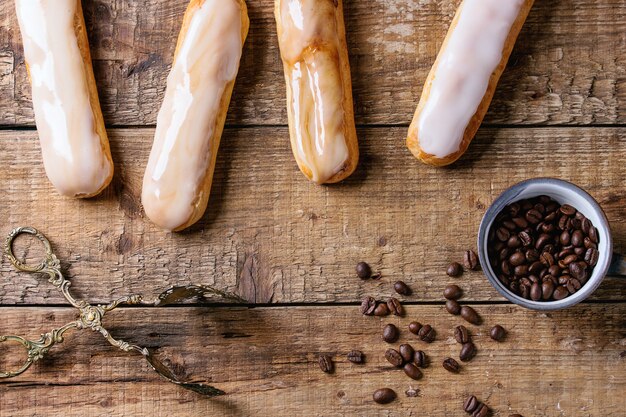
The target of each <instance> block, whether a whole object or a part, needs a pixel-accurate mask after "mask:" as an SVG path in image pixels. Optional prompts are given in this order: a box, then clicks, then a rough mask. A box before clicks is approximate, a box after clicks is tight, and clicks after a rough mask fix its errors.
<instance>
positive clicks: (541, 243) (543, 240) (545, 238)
mask: <svg viewBox="0 0 626 417" xmlns="http://www.w3.org/2000/svg"><path fill="white" fill-rule="evenodd" d="M551 241H552V236H550V235H548V234H546V233H542V234H540V235H539V237H538V238H537V241H536V242H535V248H536V249H537V250H541V249H543V248H545V246H546V245H547V244H548V243H550V242H551Z"/></svg>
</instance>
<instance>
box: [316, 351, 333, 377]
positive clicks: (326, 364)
mask: <svg viewBox="0 0 626 417" xmlns="http://www.w3.org/2000/svg"><path fill="white" fill-rule="evenodd" d="M317 362H318V364H319V365H320V369H321V370H322V371H323V372H326V373H327V374H331V373H332V372H333V370H334V369H335V367H334V365H333V360H332V359H331V357H330V356H328V355H320V356H319V358H318V359H317Z"/></svg>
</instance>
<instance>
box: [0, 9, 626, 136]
mask: <svg viewBox="0 0 626 417" xmlns="http://www.w3.org/2000/svg"><path fill="white" fill-rule="evenodd" d="M187 1H188V0H170V1H157V0H136V1H114V0H95V1H85V2H83V3H84V5H83V6H84V9H85V15H86V16H85V18H86V20H87V24H88V32H89V35H90V41H91V49H92V56H93V58H94V67H95V73H96V79H97V82H98V88H99V93H100V100H101V102H102V107H103V112H104V117H105V121H106V123H107V125H109V126H111V125H117V126H119V125H125V126H129V125H151V124H154V123H155V120H156V115H157V112H158V109H159V106H160V103H161V100H162V96H163V92H164V90H165V81H166V77H167V74H168V71H169V67H170V65H171V62H172V57H173V52H174V47H175V41H176V37H177V34H178V31H179V28H180V24H181V20H182V15H183V12H184V9H185V6H186V4H187ZM459 2H460V0H429V1H426V0H404V1H401V2H397V1H388V0H371V1H346V2H345V20H346V27H347V32H348V34H347V37H348V47H349V50H350V63H351V67H352V79H353V90H354V99H355V111H356V120H357V123H358V124H403V125H408V123H409V122H410V120H411V116H412V115H413V112H414V111H415V106H416V105H417V99H418V97H419V95H420V93H421V89H422V85H423V82H424V80H425V79H426V75H427V73H428V71H429V69H430V67H431V65H432V63H433V62H434V60H435V57H436V55H437V52H438V50H439V47H440V45H441V42H442V41H443V38H444V36H445V33H446V31H447V29H448V26H449V23H450V21H451V19H452V16H453V15H454V11H455V9H456V6H457V5H458V4H459ZM623 6H624V4H623V2H622V1H621V0H571V1H566V2H562V1H561V2H559V1H540V2H536V4H535V7H534V9H533V10H532V12H531V14H530V16H529V18H528V21H527V23H526V25H525V27H524V29H523V30H522V33H521V35H520V38H519V40H518V42H517V45H516V47H515V50H514V52H513V55H512V57H511V59H510V62H509V66H508V68H507V70H506V71H505V73H504V75H503V77H502V80H501V82H500V85H499V88H498V90H497V92H496V96H495V99H494V102H493V104H492V106H491V108H490V111H489V112H488V114H487V117H486V119H485V122H486V123H489V124H494V123H495V124H524V125H529V124H530V125H532V124H549V125H563V124H569V125H586V124H594V125H598V124H624V123H626V8H625V7H623ZM248 8H249V13H250V20H251V27H250V34H249V37H248V41H247V42H246V47H245V51H244V55H243V61H242V65H241V70H240V75H239V78H238V80H237V84H236V86H235V94H234V97H233V100H232V103H231V109H230V112H229V118H228V123H229V124H236V125H250V124H252V125H258V124H274V125H275V124H286V122H287V115H286V108H285V91H284V90H285V88H284V79H283V73H282V67H281V63H280V56H279V52H278V47H277V41H276V35H275V29H276V27H275V23H274V18H273V14H272V12H273V0H249V1H248ZM0 88H1V89H2V94H0V125H20V126H21V125H33V123H34V121H33V112H32V105H31V101H30V86H29V85H28V81H27V77H26V69H25V66H24V57H23V52H22V47H21V38H20V35H19V30H18V27H17V23H16V17H15V12H14V6H13V2H11V1H4V2H2V3H1V4H0Z"/></svg>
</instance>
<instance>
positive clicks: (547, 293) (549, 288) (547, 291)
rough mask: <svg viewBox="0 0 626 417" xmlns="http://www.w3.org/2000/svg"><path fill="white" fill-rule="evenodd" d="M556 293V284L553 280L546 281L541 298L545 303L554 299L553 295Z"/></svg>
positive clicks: (542, 286)
mask: <svg viewBox="0 0 626 417" xmlns="http://www.w3.org/2000/svg"><path fill="white" fill-rule="evenodd" d="M553 292H554V283H553V282H552V281H551V280H547V281H544V282H543V284H541V297H542V299H543V300H544V301H547V300H549V299H550V298H552V293H553Z"/></svg>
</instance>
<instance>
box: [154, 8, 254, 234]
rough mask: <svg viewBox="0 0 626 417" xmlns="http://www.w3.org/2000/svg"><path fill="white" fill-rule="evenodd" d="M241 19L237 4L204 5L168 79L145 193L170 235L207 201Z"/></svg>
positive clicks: (234, 70) (195, 15) (234, 73)
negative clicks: (205, 187) (207, 185)
mask: <svg viewBox="0 0 626 417" xmlns="http://www.w3.org/2000/svg"><path fill="white" fill-rule="evenodd" d="M242 13H245V10H243V8H242V6H241V3H240V2H239V1H238V0H206V1H205V2H204V3H202V5H201V6H200V7H199V8H197V9H196V10H195V11H194V12H193V17H192V18H191V21H190V23H189V27H188V30H187V32H186V34H185V35H184V40H183V42H182V44H180V46H179V49H178V52H177V55H176V57H175V60H174V64H173V65H172V69H171V72H170V74H169V76H168V79H167V88H166V90H165V97H164V99H163V104H162V106H161V109H160V111H159V115H158V118H157V127H156V133H155V138H154V144H153V146H152V151H151V153H150V158H149V161H148V166H147V168H146V172H145V175H144V181H143V191H142V203H143V206H144V209H145V211H146V214H147V215H148V217H149V218H150V219H151V220H152V221H153V222H154V223H156V224H157V225H158V226H160V227H162V228H164V229H166V230H175V229H177V228H179V227H181V226H182V225H184V224H185V223H186V222H188V221H189V220H190V218H191V216H192V215H193V212H194V209H195V205H196V203H197V202H198V201H199V200H201V198H202V193H203V192H204V190H203V183H204V180H205V178H206V175H208V174H209V173H208V170H209V169H210V168H211V167H210V163H211V158H212V157H213V156H214V155H213V154H214V153H215V152H217V148H218V145H219V140H220V138H219V136H218V135H217V134H216V131H217V132H219V131H221V128H222V126H217V123H218V122H219V121H218V114H219V112H220V105H221V101H222V97H223V95H224V94H225V91H226V88H227V85H228V84H229V83H231V82H233V81H234V80H235V78H236V76H237V71H238V70H239V60H240V58H241V53H242V47H243V42H244V39H243V38H242V33H241V31H242ZM229 93H230V92H229ZM227 105H228V104H227V103H226V106H227Z"/></svg>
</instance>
